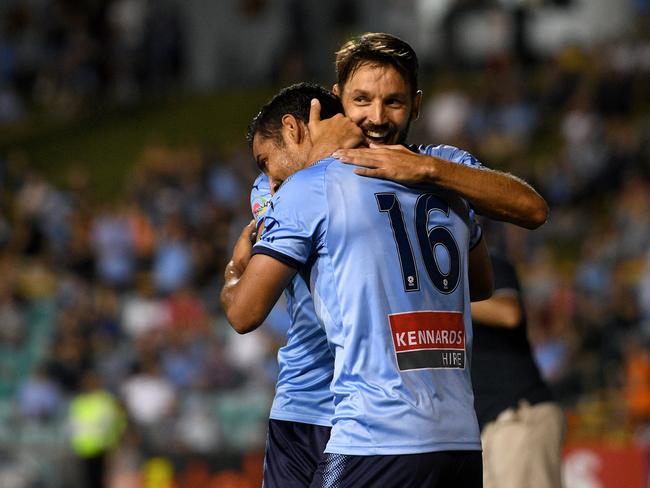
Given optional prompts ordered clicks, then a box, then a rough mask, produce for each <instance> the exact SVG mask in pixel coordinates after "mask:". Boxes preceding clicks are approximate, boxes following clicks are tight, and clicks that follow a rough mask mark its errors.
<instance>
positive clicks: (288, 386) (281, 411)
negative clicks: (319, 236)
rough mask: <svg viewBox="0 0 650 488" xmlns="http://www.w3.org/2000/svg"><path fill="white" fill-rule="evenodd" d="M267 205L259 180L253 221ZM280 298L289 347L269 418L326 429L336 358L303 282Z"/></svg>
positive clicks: (283, 351) (281, 356) (267, 192)
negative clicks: (284, 305) (284, 307)
mask: <svg viewBox="0 0 650 488" xmlns="http://www.w3.org/2000/svg"><path fill="white" fill-rule="evenodd" d="M270 200H271V188H270V186H269V180H268V178H267V177H266V176H265V175H260V176H258V177H257V179H256V180H255V183H254V184H253V188H252V190H251V209H252V211H253V216H254V217H255V221H256V222H258V223H259V222H260V219H261V218H263V216H264V214H265V213H266V210H267V208H268V206H269V202H270ZM284 295H285V298H286V300H287V313H288V314H289V318H290V325H289V329H288V330H287V343H286V345H285V346H283V347H282V348H280V350H279V351H278V365H279V368H280V371H279V374H278V381H277V384H276V389H275V397H274V398H273V405H272V406H271V414H270V417H271V418H272V419H276V420H286V421H290V422H301V423H305V424H315V425H323V426H326V427H329V426H331V425H332V423H331V422H332V416H333V415H334V401H333V396H332V393H331V391H330V384H331V382H332V374H333V371H334V356H333V355H332V352H331V351H330V348H329V345H328V343H327V338H326V337H325V332H324V330H323V329H322V328H321V326H320V322H319V321H318V318H317V317H316V312H315V311H314V304H313V302H312V299H311V295H310V294H309V289H308V288H307V285H306V283H305V281H304V279H303V278H302V277H301V276H299V275H296V277H295V278H294V279H293V280H292V281H291V283H290V284H289V286H288V287H287V289H286V290H285V292H284Z"/></svg>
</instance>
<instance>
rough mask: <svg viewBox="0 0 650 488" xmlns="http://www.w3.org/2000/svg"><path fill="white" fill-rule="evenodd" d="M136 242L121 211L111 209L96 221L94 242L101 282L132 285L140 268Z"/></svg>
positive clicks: (92, 238) (119, 209)
mask: <svg viewBox="0 0 650 488" xmlns="http://www.w3.org/2000/svg"><path fill="white" fill-rule="evenodd" d="M133 241H134V239H133V236H132V234H131V226H130V225H129V221H128V220H127V217H126V215H125V214H124V212H123V211H122V209H121V208H113V209H108V208H107V209H105V210H104V211H103V212H102V213H101V214H100V215H99V216H97V217H96V218H95V220H94V222H93V224H92V230H91V242H92V245H93V248H94V253H95V255H96V257H97V258H96V272H97V276H98V278H99V279H100V280H102V281H103V282H105V283H107V284H109V285H113V286H118V287H124V286H127V285H129V284H130V283H131V282H132V280H133V275H134V272H135V264H136V263H135V250H134V242H133Z"/></svg>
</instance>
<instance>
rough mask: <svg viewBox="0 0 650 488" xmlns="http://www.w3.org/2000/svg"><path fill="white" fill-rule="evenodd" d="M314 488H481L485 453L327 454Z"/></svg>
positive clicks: (319, 469) (315, 477)
mask: <svg viewBox="0 0 650 488" xmlns="http://www.w3.org/2000/svg"><path fill="white" fill-rule="evenodd" d="M310 486H311V488H360V487H369V488H370V487H378V488H449V487H451V488H481V487H482V486H483V461H482V459H481V451H440V452H427V453H422V454H400V455H390V456H350V455H347V454H330V453H327V454H324V455H323V458H322V459H321V462H320V463H319V465H318V469H317V470H316V474H315V475H314V480H313V481H312V484H311V485H310Z"/></svg>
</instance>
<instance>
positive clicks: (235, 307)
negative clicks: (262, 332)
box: [221, 290, 266, 334]
mask: <svg viewBox="0 0 650 488" xmlns="http://www.w3.org/2000/svg"><path fill="white" fill-rule="evenodd" d="M234 298H235V297H233V296H232V295H231V294H229V293H227V292H226V291H225V290H224V291H223V292H222V293H221V308H222V309H223V312H224V314H225V316H226V320H228V323H229V324H230V326H231V327H232V328H233V330H234V331H235V332H237V333H238V334H248V333H249V332H252V331H254V330H255V329H257V328H258V327H259V326H260V325H261V324H262V322H264V319H265V318H266V317H260V316H258V315H259V314H256V313H255V310H254V309H250V308H248V309H247V307H245V306H241V305H239V304H238V303H237V301H236V300H235V299H234Z"/></svg>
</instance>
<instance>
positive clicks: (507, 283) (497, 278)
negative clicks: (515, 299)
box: [490, 255, 520, 292]
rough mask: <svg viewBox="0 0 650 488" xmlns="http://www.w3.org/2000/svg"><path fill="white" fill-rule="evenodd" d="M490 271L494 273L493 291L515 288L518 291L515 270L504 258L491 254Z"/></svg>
mask: <svg viewBox="0 0 650 488" xmlns="http://www.w3.org/2000/svg"><path fill="white" fill-rule="evenodd" d="M490 257H491V259H492V271H493V273H494V291H495V292H497V291H498V290H516V291H517V292H519V291H520V288H519V280H518V279H517V272H516V271H515V268H514V266H513V265H512V264H510V263H509V262H508V261H507V260H506V259H504V258H502V257H500V256H497V255H491V256H490Z"/></svg>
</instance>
